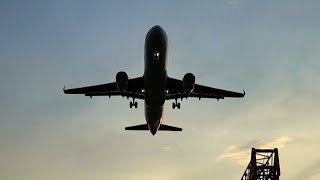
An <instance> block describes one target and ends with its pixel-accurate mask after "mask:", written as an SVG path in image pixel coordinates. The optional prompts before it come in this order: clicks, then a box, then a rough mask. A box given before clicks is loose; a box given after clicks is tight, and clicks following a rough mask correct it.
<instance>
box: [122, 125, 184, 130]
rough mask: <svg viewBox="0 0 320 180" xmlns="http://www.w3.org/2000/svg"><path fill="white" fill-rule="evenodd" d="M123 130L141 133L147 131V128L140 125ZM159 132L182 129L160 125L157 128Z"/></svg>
mask: <svg viewBox="0 0 320 180" xmlns="http://www.w3.org/2000/svg"><path fill="white" fill-rule="evenodd" d="M125 130H132V131H139V130H140V131H141V130H142V131H143V130H149V127H148V124H140V125H136V126H129V127H126V128H125ZM159 131H182V128H179V127H174V126H168V125H165V124H161V125H160V127H159Z"/></svg>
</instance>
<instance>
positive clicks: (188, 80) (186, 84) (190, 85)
mask: <svg viewBox="0 0 320 180" xmlns="http://www.w3.org/2000/svg"><path fill="white" fill-rule="evenodd" d="M182 81H183V90H184V92H185V93H186V94H188V95H190V93H192V91H193V89H194V84H195V81H196V77H195V76H194V75H193V74H192V73H187V74H185V75H184V76H183V80H182Z"/></svg>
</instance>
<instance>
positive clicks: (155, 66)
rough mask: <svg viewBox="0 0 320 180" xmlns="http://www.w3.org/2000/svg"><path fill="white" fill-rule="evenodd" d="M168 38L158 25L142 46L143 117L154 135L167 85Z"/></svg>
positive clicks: (160, 119)
mask: <svg viewBox="0 0 320 180" xmlns="http://www.w3.org/2000/svg"><path fill="white" fill-rule="evenodd" d="M167 53H168V40H167V35H166V33H165V31H164V30H163V29H162V28H161V27H160V26H154V27H152V28H151V29H150V30H149V32H148V33H147V35H146V39H145V48H144V64H145V65H144V66H145V67H144V76H143V77H144V88H145V89H144V91H145V103H144V106H145V118H146V121H147V124H148V126H149V130H150V132H151V133H152V134H153V135H154V134H155V133H156V132H157V131H158V129H159V127H160V124H161V123H162V119H163V116H162V115H163V108H164V103H165V100H166V87H167V56H168V54H167Z"/></svg>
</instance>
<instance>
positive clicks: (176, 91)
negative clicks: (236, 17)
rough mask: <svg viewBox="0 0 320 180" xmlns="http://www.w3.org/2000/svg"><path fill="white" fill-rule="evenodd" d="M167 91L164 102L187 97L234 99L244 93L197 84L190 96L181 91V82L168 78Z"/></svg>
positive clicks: (242, 95)
mask: <svg viewBox="0 0 320 180" xmlns="http://www.w3.org/2000/svg"><path fill="white" fill-rule="evenodd" d="M167 90H168V93H167V95H166V100H170V99H183V98H188V97H196V98H199V99H200V98H213V99H218V100H219V99H224V98H225V97H234V98H241V97H244V95H245V92H244V91H243V93H239V92H233V91H227V90H223V89H217V88H212V87H207V86H203V85H199V84H195V85H194V89H193V91H192V92H191V94H190V95H187V94H186V93H184V89H183V81H181V80H178V79H174V78H168V80H167Z"/></svg>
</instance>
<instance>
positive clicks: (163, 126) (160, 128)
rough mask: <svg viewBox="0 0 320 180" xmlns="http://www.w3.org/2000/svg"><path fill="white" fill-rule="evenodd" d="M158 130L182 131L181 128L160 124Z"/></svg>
mask: <svg viewBox="0 0 320 180" xmlns="http://www.w3.org/2000/svg"><path fill="white" fill-rule="evenodd" d="M159 131H182V128H179V127H174V126H168V125H165V124H161V125H160V127H159Z"/></svg>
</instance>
